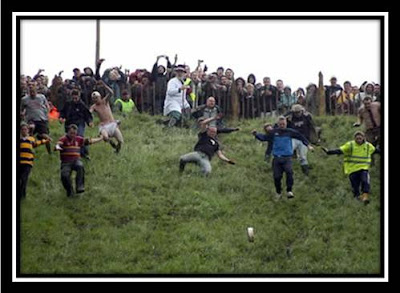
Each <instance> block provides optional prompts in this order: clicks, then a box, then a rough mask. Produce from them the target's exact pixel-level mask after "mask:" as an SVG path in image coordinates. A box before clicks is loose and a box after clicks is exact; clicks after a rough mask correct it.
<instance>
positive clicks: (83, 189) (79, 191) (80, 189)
mask: <svg viewBox="0 0 400 293" xmlns="http://www.w3.org/2000/svg"><path fill="white" fill-rule="evenodd" d="M82 192H85V188H84V187H82V188H79V189H78V188H77V189H76V193H82Z"/></svg>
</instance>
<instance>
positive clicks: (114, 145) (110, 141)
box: [108, 139, 117, 149]
mask: <svg viewBox="0 0 400 293" xmlns="http://www.w3.org/2000/svg"><path fill="white" fill-rule="evenodd" d="M108 142H109V143H110V145H111V146H112V147H113V148H114V149H116V148H117V145H116V144H115V142H113V141H112V140H111V139H110V140H109V141H108Z"/></svg>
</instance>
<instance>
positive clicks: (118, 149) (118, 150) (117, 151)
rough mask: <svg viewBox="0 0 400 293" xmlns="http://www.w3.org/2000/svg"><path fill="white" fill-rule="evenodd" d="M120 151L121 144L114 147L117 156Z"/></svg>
mask: <svg viewBox="0 0 400 293" xmlns="http://www.w3.org/2000/svg"><path fill="white" fill-rule="evenodd" d="M120 150H121V144H120V143H118V144H117V146H116V147H115V153H117V154H119V152H120Z"/></svg>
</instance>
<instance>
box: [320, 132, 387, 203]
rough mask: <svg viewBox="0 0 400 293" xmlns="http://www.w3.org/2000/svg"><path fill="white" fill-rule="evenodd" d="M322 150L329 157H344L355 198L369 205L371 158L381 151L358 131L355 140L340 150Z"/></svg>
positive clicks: (346, 172) (345, 171)
mask: <svg viewBox="0 0 400 293" xmlns="http://www.w3.org/2000/svg"><path fill="white" fill-rule="evenodd" d="M322 150H323V151H324V152H325V153H326V154H328V155H334V154H336V155H341V154H343V155H344V173H345V174H346V175H349V179H350V183H351V188H352V191H353V194H354V197H355V198H357V199H359V200H361V201H362V202H364V203H365V204H367V203H369V193H370V178H369V168H370V166H371V157H372V154H373V153H379V152H380V151H379V149H375V147H374V146H373V145H372V144H371V143H369V142H368V141H366V140H365V134H364V133H363V132H361V131H357V132H356V133H355V134H354V140H352V141H348V142H347V143H345V144H344V145H342V146H341V147H340V148H339V149H335V150H328V149H326V148H322ZM360 185H361V192H362V194H361V195H360Z"/></svg>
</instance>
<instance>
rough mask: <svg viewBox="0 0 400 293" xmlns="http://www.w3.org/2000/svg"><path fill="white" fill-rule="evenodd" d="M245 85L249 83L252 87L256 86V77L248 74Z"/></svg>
mask: <svg viewBox="0 0 400 293" xmlns="http://www.w3.org/2000/svg"><path fill="white" fill-rule="evenodd" d="M247 83H251V84H252V85H254V86H255V85H256V76H255V75H254V74H253V73H250V74H249V76H248V77H247Z"/></svg>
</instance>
